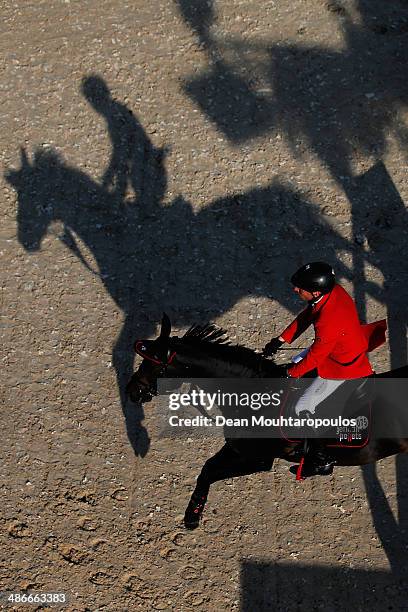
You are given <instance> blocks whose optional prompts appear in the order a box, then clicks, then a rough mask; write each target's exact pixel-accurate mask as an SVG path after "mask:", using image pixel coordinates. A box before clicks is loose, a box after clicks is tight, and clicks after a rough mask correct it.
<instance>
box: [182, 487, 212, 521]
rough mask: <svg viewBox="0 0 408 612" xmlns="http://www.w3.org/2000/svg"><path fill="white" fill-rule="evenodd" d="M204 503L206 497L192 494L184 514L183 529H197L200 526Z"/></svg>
mask: <svg viewBox="0 0 408 612" xmlns="http://www.w3.org/2000/svg"><path fill="white" fill-rule="evenodd" d="M206 501H207V495H197V494H194V493H193V495H192V496H191V499H190V501H189V504H188V506H187V508H186V511H185V513H184V527H185V528H186V529H197V527H198V525H199V524H200V518H201V517H202V514H203V512H204V508H205V503H206Z"/></svg>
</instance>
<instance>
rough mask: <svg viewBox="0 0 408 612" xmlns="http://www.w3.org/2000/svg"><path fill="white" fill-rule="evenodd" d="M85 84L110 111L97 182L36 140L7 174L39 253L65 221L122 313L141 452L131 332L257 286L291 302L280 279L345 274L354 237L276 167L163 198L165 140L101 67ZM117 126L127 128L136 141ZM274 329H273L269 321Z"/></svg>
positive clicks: (121, 359) (217, 306) (231, 300)
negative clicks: (237, 182)
mask: <svg viewBox="0 0 408 612" xmlns="http://www.w3.org/2000/svg"><path fill="white" fill-rule="evenodd" d="M82 88H83V90H84V91H85V92H86V98H87V100H89V101H91V104H92V107H93V108H95V109H96V110H97V112H99V113H100V114H101V115H102V116H103V117H104V118H105V120H106V123H107V125H108V129H109V133H110V134H111V138H112V141H113V143H114V144H113V153H112V159H111V161H110V162H109V165H108V169H107V171H106V172H104V174H103V175H102V178H101V180H100V181H98V180H94V179H92V178H91V177H89V176H88V175H87V174H86V173H84V172H82V171H81V170H78V169H76V168H74V167H72V166H70V165H69V164H68V163H67V162H66V161H65V160H64V159H63V158H62V156H61V155H60V154H58V153H57V152H56V151H55V150H53V149H52V148H51V147H47V148H37V149H36V150H35V151H34V153H33V155H32V157H31V158H30V156H29V155H28V154H27V152H26V151H25V150H24V149H22V150H21V166H20V168H19V169H10V170H8V172H7V173H6V179H7V181H8V182H9V183H10V184H11V185H13V187H14V188H15V190H16V192H17V197H18V211H17V229H18V241H19V242H20V244H21V245H22V246H23V248H24V249H25V250H26V251H28V252H34V251H39V250H40V249H41V243H42V240H43V238H44V236H45V234H46V233H47V232H50V231H51V232H53V231H54V229H53V228H55V222H59V224H60V227H62V229H61V231H60V232H59V233H58V234H57V237H58V239H59V240H60V241H61V243H62V244H63V245H64V247H65V248H67V249H69V250H70V251H71V252H72V253H74V254H75V255H76V257H78V259H79V260H80V261H81V263H82V264H83V265H84V266H85V267H86V268H87V269H88V271H89V273H90V274H93V275H96V276H97V277H98V278H99V280H100V282H101V283H102V284H103V286H104V288H105V290H106V291H107V293H108V294H109V295H110V296H111V298H112V299H113V300H114V302H115V303H116V304H117V306H118V307H119V308H120V310H121V311H122V312H123V316H124V322H123V326H122V329H121V331H120V333H119V335H118V338H117V339H116V342H115V346H114V348H113V356H112V363H113V365H114V367H115V370H116V374H117V381H118V387H119V391H120V398H121V403H122V409H123V413H124V417H125V421H126V426H127V433H128V436H129V440H130V441H131V444H132V446H133V449H134V451H135V453H136V454H137V455H140V456H144V455H145V454H146V453H147V450H148V446H149V438H148V434H147V431H146V429H145V428H144V426H143V425H142V421H143V420H144V413H143V409H142V407H141V406H139V407H137V408H135V407H134V406H133V405H130V403H129V402H128V400H127V398H126V395H125V386H126V382H127V381H128V380H129V378H130V376H131V374H132V371H133V359H134V353H133V350H132V343H133V341H134V339H135V338H136V337H141V336H143V337H147V336H150V335H151V334H152V333H154V331H155V323H156V321H158V320H159V319H160V315H161V313H162V311H163V310H166V312H168V313H169V314H170V316H171V318H172V320H173V322H174V323H175V324H176V325H177V326H184V325H190V324H191V322H192V321H194V320H196V321H203V320H204V321H207V320H209V319H213V318H216V317H218V316H219V315H220V314H222V313H225V312H227V311H228V310H230V309H231V308H233V307H234V305H235V304H236V303H237V302H239V300H241V299H242V298H244V297H246V296H250V295H253V296H263V297H268V298H271V299H274V300H276V301H277V302H279V303H280V304H282V305H283V306H284V307H285V308H286V309H288V310H291V311H296V310H298V305H297V304H296V300H295V297H294V295H293V292H292V291H291V290H290V287H289V285H288V287H287V289H286V290H285V291H282V286H283V285H285V284H286V283H284V282H283V279H284V278H285V277H287V276H289V275H290V273H291V272H292V271H293V269H295V268H296V267H298V266H299V265H301V264H302V263H303V262H304V260H305V259H321V258H324V259H327V260H328V261H330V262H331V263H332V264H333V265H334V266H336V268H337V269H338V270H339V274H340V275H342V274H343V275H344V276H346V277H348V278H350V276H351V274H352V272H351V271H350V270H349V269H348V268H347V266H345V265H344V264H343V263H342V262H341V261H339V260H338V259H337V256H336V252H337V251H338V250H343V251H344V250H347V249H350V248H351V247H350V245H349V244H348V242H347V241H346V240H344V239H343V238H342V237H341V236H340V235H339V234H338V233H337V232H336V231H335V230H334V229H333V227H332V226H331V225H330V223H329V222H328V221H327V220H326V219H325V218H324V217H323V216H322V215H321V213H320V210H319V207H318V206H317V205H315V204H314V203H313V202H310V201H308V200H306V199H305V198H303V197H302V196H301V195H300V194H299V193H297V192H296V191H295V190H294V189H293V188H292V187H291V186H290V185H287V184H285V183H284V182H282V181H281V180H279V178H278V177H276V178H273V179H272V180H271V181H270V183H269V185H267V186H266V187H263V188H257V189H252V190H249V191H247V192H244V193H237V194H235V195H233V196H229V197H225V198H218V199H216V200H214V201H212V202H209V203H208V204H207V205H206V206H205V207H204V208H201V209H200V210H199V211H198V212H195V211H194V208H193V206H192V204H191V203H190V202H188V201H186V200H185V199H184V198H183V197H182V196H178V197H176V198H175V199H174V200H173V201H172V202H171V203H170V205H169V204H167V203H166V205H164V204H163V202H162V200H163V196H164V194H165V188H166V185H167V172H166V167H165V157H166V155H165V152H164V149H157V148H156V147H155V146H154V145H153V144H152V143H151V141H150V139H149V137H148V136H147V134H146V132H145V130H144V129H143V127H142V125H141V123H140V121H138V119H137V118H136V117H135V116H134V115H133V113H131V111H130V110H125V109H126V107H125V105H123V104H121V103H119V102H117V101H113V100H112V98H111V96H110V94H109V92H108V87H107V85H106V84H105V83H104V82H103V81H102V79H101V78H100V77H96V76H95V75H93V76H92V77H87V78H85V79H84V80H83V82H82ZM100 99H102V102H100ZM123 115H125V116H126V117H127V121H128V123H126V122H125V123H124V122H123V121H122V120H121V117H123ZM122 130H124V132H126V133H128V131H129V132H130V135H129V138H130V141H131V144H129V142H128V141H127V140H126V138H125V136H121V133H122ZM139 141H140V142H139ZM123 142H124V148H123V150H122V149H121V150H120V151H119V150H118V149H119V148H120V146H121V144H120V143H123ZM133 147H136V153H135V152H134V149H133ZM142 149H143V151H144V155H143V157H140V156H139V153H140V151H141V150H142ZM112 160H114V161H112ZM117 160H121V162H120V164H119V162H117ZM126 160H127V161H126ZM139 166H140V167H139ZM121 173H122V174H121ZM306 237H307V242H305V241H304V238H306ZM300 243H302V251H301V252H300V251H299V244H300ZM84 247H85V248H86V249H87V250H88V251H89V252H90V253H91V254H92V255H93V258H94V262H95V269H94V268H93V267H92V266H91V265H89V264H88V263H87V260H86V257H85V256H84V254H83V250H84ZM257 327H258V325H257ZM267 329H268V334H270V333H271V326H270V325H268V328H267Z"/></svg>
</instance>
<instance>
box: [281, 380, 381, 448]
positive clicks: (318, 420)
mask: <svg viewBox="0 0 408 612" xmlns="http://www.w3.org/2000/svg"><path fill="white" fill-rule="evenodd" d="M373 384H374V379H371V378H366V379H358V380H350V381H349V380H348V381H345V382H344V383H343V384H342V385H341V386H340V387H338V389H336V391H335V392H334V393H332V394H331V395H330V396H329V397H328V398H327V399H326V400H324V401H323V402H321V403H320V404H318V405H317V407H316V410H315V414H314V415H310V414H309V413H301V414H300V415H299V416H297V415H296V413H295V406H296V403H297V401H298V399H299V397H300V395H301V394H302V393H303V390H302V391H301V392H300V393H299V392H296V391H291V392H289V393H288V394H287V396H286V397H285V399H284V401H283V402H282V409H281V417H283V418H282V427H281V435H282V437H283V438H284V439H286V440H288V441H290V442H297V441H299V442H301V441H302V440H303V439H304V438H310V439H319V440H324V441H325V443H326V444H327V446H331V447H350V448H361V447H362V446H365V445H366V444H367V443H368V440H369V437H370V426H371V403H372V398H373V393H374V391H373ZM307 417H311V419H307ZM290 419H292V420H290ZM301 419H303V421H302V422H301ZM316 425H318V426H316Z"/></svg>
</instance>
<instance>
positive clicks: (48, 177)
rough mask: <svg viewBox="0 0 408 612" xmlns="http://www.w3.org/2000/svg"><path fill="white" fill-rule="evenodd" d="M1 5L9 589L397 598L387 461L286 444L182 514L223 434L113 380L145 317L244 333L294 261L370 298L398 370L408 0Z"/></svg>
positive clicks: (115, 604)
mask: <svg viewBox="0 0 408 612" xmlns="http://www.w3.org/2000/svg"><path fill="white" fill-rule="evenodd" d="M1 17H2V19H1V25H0V29H1V38H0V49H1V94H2V106H1V131H0V144H1V146H0V152H1V161H2V172H1V199H0V202H1V206H2V213H3V215H2V223H1V255H2V283H1V288H2V292H1V301H2V314H3V315H4V318H3V324H2V331H3V343H2V344H3V348H4V352H3V357H2V360H3V367H2V374H3V377H2V378H3V380H4V392H3V397H4V402H3V406H2V430H3V444H2V445H1V467H0V469H1V478H0V485H1V500H2V503H1V511H0V520H1V527H2V529H1V536H0V537H1V544H2V547H1V569H0V587H1V590H3V591H6V590H7V591H14V592H22V591H23V590H29V591H32V592H37V593H44V592H65V593H67V595H68V597H69V602H68V605H67V606H66V608H65V609H67V610H71V611H85V610H92V611H94V610H109V611H113V612H118V611H125V610H132V611H133V610H143V611H146V612H148V611H150V610H174V611H177V612H183V611H188V610H193V609H197V610H203V611H217V612H221V611H224V610H240V611H242V612H263V611H266V610H271V611H274V612H286V611H290V612H292V611H298V610H299V611H302V612H303V611H305V612H306V611H309V610H310V611H312V610H313V611H314V610H316V611H317V610H318V611H322V612H332V611H333V612H334V610H338V608H339V607H340V606H344V605H347V606H348V607H350V608H354V610H358V611H359V610H361V611H363V610H370V611H377V610H378V611H381V612H382V611H385V610H408V594H407V590H406V584H407V581H406V578H407V573H408V568H407V565H408V564H407V553H408V461H407V460H406V458H404V457H400V458H399V459H398V460H397V461H395V459H394V458H390V459H388V460H385V461H382V462H380V463H379V464H378V466H377V470H376V471H375V470H374V469H372V468H369V469H366V470H364V471H362V470H360V469H359V468H342V469H337V470H335V474H334V475H333V476H332V477H330V478H321V479H319V478H315V479H310V480H309V481H306V482H304V483H301V484H298V483H295V482H294V480H293V477H292V476H291V475H290V474H289V473H288V464H287V463H284V462H282V461H278V462H277V463H276V465H275V466H274V468H273V471H272V472H271V473H267V474H262V475H253V476H250V477H245V478H241V479H234V480H231V481H227V482H223V483H218V484H216V485H214V487H213V489H212V491H211V495H210V498H209V503H208V508H207V510H206V512H205V515H204V520H203V523H202V526H201V527H200V528H199V529H197V530H196V531H195V532H193V533H189V532H186V531H185V530H184V528H183V527H182V524H181V519H182V515H183V512H184V508H185V505H186V503H187V501H188V499H189V495H190V493H191V489H192V487H193V486H194V481H195V478H196V476H197V474H198V472H199V470H200V468H201V466H202V464H203V463H204V461H205V460H206V459H207V458H208V457H209V456H210V455H212V454H213V453H214V452H215V451H216V450H217V449H218V448H219V447H220V445H221V440H219V439H218V440H217V439H208V440H207V439H202V440H200V441H198V442H197V440H195V439H191V440H188V439H187V440H186V439H176V440H169V439H166V438H162V437H160V431H159V428H158V425H157V406H156V405H155V404H154V403H152V404H149V405H146V406H145V408H144V411H143V410H142V409H141V408H138V407H135V406H134V405H133V404H131V402H130V401H128V400H126V398H125V397H124V395H123V386H124V384H125V383H126V381H127V380H128V378H129V376H130V373H131V372H132V371H133V360H134V355H133V352H132V343H133V341H134V340H135V338H136V337H145V338H146V337H154V336H155V334H156V332H157V329H158V324H159V321H160V317H161V313H162V311H163V310H165V311H166V312H167V313H168V314H169V316H170V317H171V319H172V323H173V329H174V331H175V333H177V332H181V331H182V330H185V329H186V328H187V327H188V326H189V325H190V324H191V323H193V322H198V323H203V322H206V321H209V320H210V321H213V322H215V323H217V324H218V325H220V326H222V327H224V328H225V329H226V330H227V331H228V332H229V334H230V337H231V339H232V340H233V341H235V342H239V343H242V344H245V345H247V346H250V347H252V348H256V349H260V348H262V346H263V345H264V344H265V343H266V341H267V340H268V339H269V338H270V337H271V336H272V335H275V334H276V333H277V332H279V331H281V330H282V329H283V327H284V325H285V324H287V323H288V322H289V321H290V320H291V318H292V317H293V314H294V313H296V312H297V311H299V309H300V308H301V304H299V302H297V301H296V299H295V297H294V296H293V295H292V292H291V289H290V287H289V283H288V278H289V276H290V274H291V272H293V270H294V269H296V268H297V267H298V266H299V265H300V264H302V263H304V262H305V261H307V260H310V259H326V260H328V261H330V262H331V263H332V264H333V265H334V266H335V268H336V270H337V272H338V276H339V279H340V281H341V282H342V283H343V284H344V286H345V287H346V288H347V289H349V290H350V291H351V292H352V293H353V295H354V296H355V298H356V301H357V303H358V307H359V312H360V315H361V318H362V319H365V320H367V321H371V320H375V319H377V318H382V317H385V316H387V317H388V318H389V327H390V333H389V340H390V341H389V344H388V345H387V346H386V347H383V348H382V349H381V350H379V351H377V352H376V353H375V355H374V356H373V363H374V364H375V367H376V368H377V370H378V371H383V370H386V369H389V368H390V367H391V366H393V367H397V366H400V365H403V364H406V363H407V362H408V359H407V343H406V322H407V318H408V317H407V303H408V282H407V280H408V263H407V262H408V243H407V232H408V224H407V220H408V217H407V210H406V207H405V204H404V202H405V201H407V198H408V183H407V172H406V165H407V153H406V152H407V141H408V111H407V103H408V80H407V72H406V68H407V48H408V46H407V37H408V6H407V3H406V1H405V0H393V1H392V2H384V1H381V0H330V1H328V0H279V1H278V0H268V1H267V0H260V1H259V2H253V1H249V0H236V1H234V2H226V1H225V0H214V2H213V4H212V3H211V0H208V2H204V0H202V1H199V0H195V1H193V0H152V1H150V2H148V1H142V0H134V1H132V2H131V1H130V0H99V1H96V0H13V1H11V0H2V2H1ZM310 339H311V336H310V335H309V336H308V338H307V339H306V340H305V342H306V341H307V340H310ZM118 382H119V387H118ZM11 607H12V606H11ZM11 607H10V608H11ZM15 609H19V610H20V609H26V606H15ZM30 609H35V607H32V608H30Z"/></svg>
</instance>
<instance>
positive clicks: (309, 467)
mask: <svg viewBox="0 0 408 612" xmlns="http://www.w3.org/2000/svg"><path fill="white" fill-rule="evenodd" d="M309 444H310V447H309V451H308V453H307V455H306V457H305V462H304V464H303V470H302V475H303V477H304V478H307V477H308V476H329V475H330V474H332V473H333V466H334V465H335V463H336V462H335V460H334V459H333V457H332V456H331V455H330V454H329V453H328V451H327V447H326V446H325V445H324V444H321V443H320V442H318V441H317V440H313V441H310V443H309Z"/></svg>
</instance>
